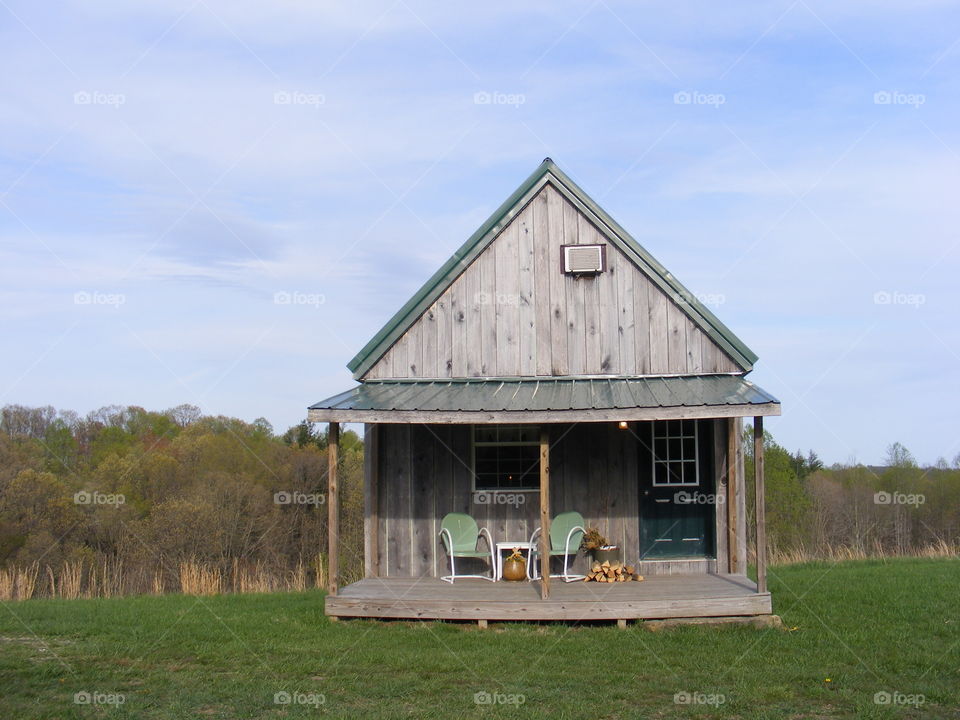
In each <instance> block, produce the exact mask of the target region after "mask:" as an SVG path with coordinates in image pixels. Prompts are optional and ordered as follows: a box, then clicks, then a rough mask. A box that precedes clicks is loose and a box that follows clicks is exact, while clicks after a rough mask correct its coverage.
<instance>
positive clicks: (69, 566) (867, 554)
mask: <svg viewBox="0 0 960 720" xmlns="http://www.w3.org/2000/svg"><path fill="white" fill-rule="evenodd" d="M750 556H751V557H750V560H751V562H752V561H753V552H752V548H751V553H750ZM957 556H960V548H958V547H955V546H952V545H949V544H947V543H944V542H939V543H935V544H932V545H927V546H925V547H922V548H917V549H916V550H914V551H912V552H909V553H894V552H891V551H890V550H885V549H884V548H883V547H880V546H874V547H867V548H862V547H860V548H858V547H850V546H846V545H837V546H829V547H823V548H818V549H816V550H811V549H808V548H798V549H790V550H778V549H775V548H774V549H772V550H771V552H770V557H769V561H770V563H771V564H772V565H796V564H799V563H807V562H813V561H817V560H828V561H844V560H867V559H871V558H893V557H921V558H943V557H957ZM356 572H357V568H348V569H347V572H345V573H343V574H342V575H341V578H340V580H341V582H342V583H343V584H347V583H349V582H352V581H353V580H355V579H357V578H355V577H353V575H354V574H356ZM326 584H327V558H326V555H325V554H324V553H317V554H316V555H315V556H314V557H313V558H312V559H309V560H308V561H307V562H304V560H303V559H300V560H299V561H298V562H297V564H296V566H294V567H293V568H289V567H286V568H284V567H277V566H274V565H270V564H269V563H266V562H264V561H257V562H253V563H250V562H244V561H242V560H240V559H234V560H233V561H231V562H230V563H229V565H227V566H225V567H221V566H220V565H217V564H213V563H205V562H202V561H199V560H196V559H192V560H186V561H183V562H180V563H178V564H176V565H174V566H170V565H168V564H167V563H165V562H164V561H163V559H161V562H160V564H159V565H157V566H156V567H155V568H153V569H152V570H151V569H149V568H143V569H139V570H137V571H135V572H132V571H130V570H129V569H128V568H125V567H124V565H123V563H122V562H121V561H119V560H109V559H108V560H105V559H100V560H99V561H97V562H83V561H79V560H75V561H69V562H65V563H63V565H61V566H59V567H52V566H50V565H43V566H41V565H38V564H36V563H34V564H32V565H27V566H23V567H18V566H13V567H8V568H0V602H7V601H11V600H28V599H30V598H63V599H68V600H69V599H75V598H93V597H120V596H125V595H142V594H154V595H164V594H167V593H175V592H182V593H184V594H186V595H221V594H224V593H270V592H284V591H293V592H300V591H303V590H306V589H307V588H310V587H316V588H321V589H322V588H324V587H326Z"/></svg>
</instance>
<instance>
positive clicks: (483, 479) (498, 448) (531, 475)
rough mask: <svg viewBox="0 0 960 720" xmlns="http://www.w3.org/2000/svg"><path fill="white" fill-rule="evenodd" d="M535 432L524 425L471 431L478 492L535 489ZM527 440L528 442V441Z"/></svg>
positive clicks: (537, 446) (479, 427) (537, 462)
mask: <svg viewBox="0 0 960 720" xmlns="http://www.w3.org/2000/svg"><path fill="white" fill-rule="evenodd" d="M538 437H539V429H538V428H537V427H536V426H526V425H509V426H501V425H477V426H475V427H474V455H473V458H474V478H475V483H476V488H477V489H478V490H499V489H519V488H522V489H536V488H537V487H539V484H540V444H539V441H538V440H535V439H536V438H538ZM528 438H531V439H530V440H528Z"/></svg>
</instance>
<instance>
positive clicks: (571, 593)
mask: <svg viewBox="0 0 960 720" xmlns="http://www.w3.org/2000/svg"><path fill="white" fill-rule="evenodd" d="M771 612H772V606H771V602H770V593H768V592H757V586H756V585H755V584H754V583H753V581H752V580H750V579H748V578H747V577H745V576H744V575H712V574H710V575H708V574H703V575H699V574H698V575H660V576H653V577H647V578H646V579H645V580H644V581H642V582H626V583H594V582H589V583H585V582H571V583H565V582H563V581H562V580H561V579H558V578H554V579H553V580H552V581H551V583H550V598H549V599H547V600H541V599H540V583H539V582H496V583H493V582H488V581H486V580H474V579H465V580H458V581H457V582H456V583H455V584H453V585H451V584H450V583H446V582H443V581H442V580H439V579H437V578H426V577H424V578H368V579H365V580H361V581H359V582H355V583H353V584H351V585H347V586H346V587H344V588H342V589H341V590H340V592H339V594H338V595H336V596H328V597H327V599H326V614H327V615H330V616H334V617H366V618H397V619H401V618H406V619H419V620H528V621H536V620H564V621H586V620H636V619H643V620H653V619H658V620H659V619H666V618H694V617H728V616H750V615H769V614H770V613H771Z"/></svg>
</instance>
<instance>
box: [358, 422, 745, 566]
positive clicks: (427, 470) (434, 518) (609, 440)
mask: <svg viewBox="0 0 960 720" xmlns="http://www.w3.org/2000/svg"><path fill="white" fill-rule="evenodd" d="M704 422H710V423H713V424H714V427H715V433H717V434H719V435H720V436H721V439H719V440H717V442H715V443H713V444H712V445H713V447H714V451H713V452H714V457H713V462H712V463H711V465H712V472H713V474H714V476H715V483H716V484H715V487H717V488H720V487H722V486H721V481H722V477H721V476H720V475H719V473H721V472H722V470H723V469H724V467H725V465H724V464H723V462H722V461H723V460H724V459H725V458H724V457H718V456H722V455H723V454H724V453H725V450H724V449H723V447H724V443H725V438H726V433H725V428H726V421H725V420H719V421H709V420H708V421H704ZM641 427H642V426H641ZM549 428H550V437H551V449H550V483H551V485H550V487H551V492H550V506H551V513H552V515H556V514H557V513H560V512H564V511H568V510H577V511H579V512H581V513H582V514H583V516H584V518H585V520H586V522H587V524H588V526H590V525H595V526H597V527H599V528H600V530H601V532H603V533H604V534H606V535H607V537H609V538H610V540H611V542H615V543H617V544H619V545H620V546H621V547H622V548H623V549H624V550H623V557H624V560H625V561H627V562H631V563H636V562H637V560H638V559H639V555H640V549H639V546H640V527H639V520H638V514H639V473H640V472H643V470H642V469H641V468H640V467H638V457H639V453H638V447H637V443H638V442H641V440H640V439H638V438H645V437H646V434H645V432H644V430H642V429H639V428H638V430H637V433H636V434H634V433H633V432H630V431H623V430H619V429H618V428H617V427H616V425H615V424H613V423H581V424H575V425H551V426H549ZM471 433H472V429H471V427H470V426H467V425H394V424H389V425H378V426H377V436H376V440H377V442H376V445H377V448H378V451H377V456H378V461H377V463H376V466H375V467H373V466H368V468H367V472H368V473H370V472H373V471H375V472H376V475H377V479H378V480H377V482H376V484H375V487H376V490H377V494H376V498H370V499H369V500H368V507H376V508H377V516H376V517H375V518H368V525H367V527H368V528H371V529H372V527H373V526H374V525H375V526H376V527H377V532H378V535H377V538H376V541H375V542H371V540H370V535H369V532H368V537H367V564H368V575H373V574H375V573H379V575H381V576H384V577H439V576H440V575H442V574H445V573H446V571H447V570H449V565H448V562H449V560H448V559H447V556H446V553H444V551H443V549H442V547H441V546H440V543H439V539H438V533H439V532H440V521H441V519H442V518H443V516H444V515H446V514H447V513H449V512H464V513H468V514H470V515H472V516H473V517H474V518H475V519H476V520H477V522H478V523H479V524H480V526H481V527H487V528H489V530H490V532H491V533H492V535H493V538H494V541H495V542H502V541H506V540H528V539H529V538H530V535H531V533H532V532H533V530H534V529H535V528H536V527H537V526H538V525H539V504H540V503H539V495H538V493H537V492H526V493H524V494H523V497H524V498H525V501H524V502H523V504H521V505H516V506H515V505H506V504H491V503H478V502H476V501H475V497H474V493H473V482H472V476H471V467H470V464H471ZM743 532H744V533H745V532H746V529H745V528H744V530H743ZM744 540H745V536H744ZM717 547H718V549H719V548H720V542H719V541H718V542H717ZM723 548H724V549H723V553H724V558H725V554H726V549H725V541H724V545H723ZM371 551H375V552H376V553H377V556H376V560H375V561H374V560H373V558H371V557H370V553H371ZM583 562H584V560H583V557H582V556H581V558H579V559H578V563H577V565H576V567H577V568H579V569H581V570H582V569H583ZM725 562H726V561H725V559H724V563H725ZM371 564H373V565H374V568H370V565H371ZM655 564H657V565H660V568H659V569H653V568H652V566H653V565H655ZM648 565H649V566H651V567H647V566H648ZM716 567H717V564H716V563H715V562H712V561H711V562H709V563H702V564H700V565H697V564H696V563H690V562H689V561H663V563H647V564H645V565H644V568H645V570H646V571H647V572H648V574H654V572H667V573H675V572H704V571H708V570H709V571H713V570H714V569H715V568H716ZM720 567H721V568H722V570H723V571H725V570H726V567H724V566H723V565H721V566H720ZM484 568H486V564H482V565H478V566H477V570H479V571H483V569H484ZM462 571H463V570H461V572H462Z"/></svg>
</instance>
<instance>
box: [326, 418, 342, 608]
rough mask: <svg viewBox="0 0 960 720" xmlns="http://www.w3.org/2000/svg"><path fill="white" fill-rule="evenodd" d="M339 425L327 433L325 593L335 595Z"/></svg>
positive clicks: (338, 502)
mask: <svg viewBox="0 0 960 720" xmlns="http://www.w3.org/2000/svg"><path fill="white" fill-rule="evenodd" d="M339 454H340V425H338V424H337V423H335V422H332V423H330V428H329V430H328V433H327V593H329V594H330V595H336V594H337V588H338V582H337V578H338V576H339V572H340V562H339V558H340V491H339V485H338V477H337V475H338V467H339Z"/></svg>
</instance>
